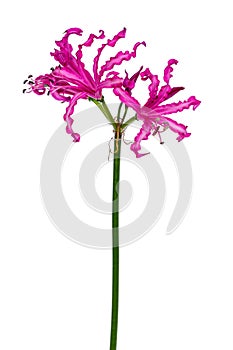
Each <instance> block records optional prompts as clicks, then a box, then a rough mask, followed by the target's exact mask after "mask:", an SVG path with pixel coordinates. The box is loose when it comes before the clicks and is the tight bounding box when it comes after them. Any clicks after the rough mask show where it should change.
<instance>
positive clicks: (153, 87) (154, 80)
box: [141, 68, 160, 107]
mask: <svg viewBox="0 0 233 350" xmlns="http://www.w3.org/2000/svg"><path fill="white" fill-rule="evenodd" d="M141 78H142V80H147V79H150V81H151V84H150V85H149V87H148V89H149V95H150V97H149V99H148V101H147V103H146V106H148V107H149V105H150V104H151V102H153V101H154V100H155V99H156V97H157V92H158V87H159V83H160V82H159V79H158V75H153V74H152V73H151V71H150V70H149V68H147V69H145V70H144V71H143V72H142V73H141Z"/></svg>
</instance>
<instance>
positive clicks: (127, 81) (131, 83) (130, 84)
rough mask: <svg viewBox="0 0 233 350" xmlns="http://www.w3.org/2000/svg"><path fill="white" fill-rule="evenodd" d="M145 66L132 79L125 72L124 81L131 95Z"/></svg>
mask: <svg viewBox="0 0 233 350" xmlns="http://www.w3.org/2000/svg"><path fill="white" fill-rule="evenodd" d="M142 68H143V66H141V67H140V69H139V70H138V71H137V72H136V73H134V75H132V77H131V78H129V75H128V73H127V72H126V71H125V79H124V81H123V86H124V88H125V89H126V90H127V91H128V92H129V93H131V90H133V88H134V87H135V84H136V81H137V80H138V77H139V75H140V72H141V70H142Z"/></svg>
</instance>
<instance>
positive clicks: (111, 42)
mask: <svg viewBox="0 0 233 350" xmlns="http://www.w3.org/2000/svg"><path fill="white" fill-rule="evenodd" d="M125 34H126V28H124V29H123V30H121V31H120V32H119V33H118V34H116V35H115V36H114V37H113V38H112V39H108V40H107V43H106V44H103V45H102V46H101V47H100V48H99V49H98V53H97V56H96V57H95V58H94V64H93V73H94V78H95V80H96V81H97V80H98V79H99V74H98V64H99V59H100V55H101V53H102V51H103V49H104V48H105V47H106V46H111V47H114V46H115V45H116V43H117V42H118V40H120V39H122V38H124V37H125Z"/></svg>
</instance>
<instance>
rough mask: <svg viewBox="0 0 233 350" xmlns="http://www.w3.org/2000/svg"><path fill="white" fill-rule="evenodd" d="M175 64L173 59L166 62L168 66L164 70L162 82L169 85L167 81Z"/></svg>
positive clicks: (175, 61)
mask: <svg viewBox="0 0 233 350" xmlns="http://www.w3.org/2000/svg"><path fill="white" fill-rule="evenodd" d="M177 63H178V61H177V60H175V59H174V58H172V59H170V60H169V61H168V65H167V67H166V68H165V69H164V76H163V80H164V81H165V83H167V84H169V80H170V78H171V77H172V74H171V73H172V72H173V68H172V65H173V64H177Z"/></svg>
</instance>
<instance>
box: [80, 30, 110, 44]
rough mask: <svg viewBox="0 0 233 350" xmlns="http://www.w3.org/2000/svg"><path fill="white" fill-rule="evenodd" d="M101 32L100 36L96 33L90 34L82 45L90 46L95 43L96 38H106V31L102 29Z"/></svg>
mask: <svg viewBox="0 0 233 350" xmlns="http://www.w3.org/2000/svg"><path fill="white" fill-rule="evenodd" d="M99 32H100V35H99V36H97V35H95V34H90V35H89V38H88V39H87V40H86V41H85V42H84V43H83V44H82V45H80V46H86V47H89V46H91V45H92V44H93V42H94V40H95V39H104V38H105V35H104V31H103V30H102V29H100V30H99Z"/></svg>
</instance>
